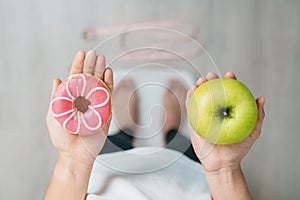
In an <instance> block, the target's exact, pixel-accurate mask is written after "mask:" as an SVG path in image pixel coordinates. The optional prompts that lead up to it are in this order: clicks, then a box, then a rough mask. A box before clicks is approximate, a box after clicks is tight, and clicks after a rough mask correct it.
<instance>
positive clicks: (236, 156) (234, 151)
mask: <svg viewBox="0 0 300 200" xmlns="http://www.w3.org/2000/svg"><path fill="white" fill-rule="evenodd" d="M216 78H218V76H217V75H216V74H215V73H212V72H210V73H208V74H207V75H206V77H201V78H199V79H198V81H197V82H196V84H195V85H194V86H192V88H191V89H190V90H189V91H188V94H187V102H189V99H190V97H191V95H192V94H193V92H194V91H195V90H196V89H197V88H198V87H199V86H200V85H201V84H202V83H204V82H205V81H208V80H211V79H216ZM225 78H232V79H236V76H235V74H234V73H231V72H228V73H226V75H225ZM256 103H257V108H258V118H257V122H256V126H255V128H254V129H253V131H252V133H251V134H250V135H249V136H248V137H247V138H245V139H244V140H243V141H241V142H239V143H235V144H230V145H218V144H211V143H209V142H207V141H206V140H205V139H204V138H202V137H200V136H199V135H198V134H197V133H196V132H195V131H194V130H193V128H192V127H191V126H190V125H189V132H190V136H191V141H192V145H193V148H194V151H195V153H196V155H197V157H198V158H199V160H200V161H201V163H202V166H203V167H204V169H205V171H206V172H208V173H210V172H217V171H218V170H222V169H229V170H230V169H235V168H239V167H240V163H241V160H242V159H243V158H244V156H245V155H246V154H247V153H248V151H249V150H250V148H251V147H252V145H253V144H254V142H255V141H256V140H257V138H258V137H259V135H260V132H261V127H262V123H263V119H264V117H265V113H264V109H263V106H264V103H265V98H264V97H258V98H257V99H256Z"/></svg>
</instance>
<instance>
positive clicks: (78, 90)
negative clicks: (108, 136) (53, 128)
mask: <svg viewBox="0 0 300 200" xmlns="http://www.w3.org/2000/svg"><path fill="white" fill-rule="evenodd" d="M79 96H81V97H84V98H85V99H86V100H88V101H89V103H90V104H89V105H88V107H87V110H86V111H85V112H80V111H79V110H78V109H77V108H76V107H75V104H74V101H75V100H76V98H77V97H79ZM51 111H52V114H53V116H54V117H55V118H56V120H57V121H58V122H59V123H60V124H61V125H62V126H63V127H64V128H65V129H66V130H67V131H69V132H71V133H74V134H79V135H89V134H93V133H97V132H99V130H100V129H101V128H102V127H103V126H104V125H105V124H106V123H107V121H108V120H109V118H110V116H111V97H110V93H109V91H108V89H107V86H106V85H105V84H104V83H103V82H102V81H100V80H99V79H98V78H96V77H94V76H92V75H88V74H75V75H72V76H70V77H69V78H67V79H66V80H64V81H63V82H62V83H61V84H60V85H59V86H58V88H57V90H56V92H55V94H54V96H53V99H52V101H51Z"/></svg>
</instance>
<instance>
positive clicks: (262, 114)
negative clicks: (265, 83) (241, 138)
mask: <svg viewBox="0 0 300 200" xmlns="http://www.w3.org/2000/svg"><path fill="white" fill-rule="evenodd" d="M256 103H257V107H258V117H257V122H256V125H255V128H254V129H253V131H252V133H251V135H250V136H251V137H252V138H253V139H254V140H256V139H257V138H258V137H259V135H260V132H261V127H262V124H263V120H264V118H265V112H264V104H265V98H264V97H258V98H257V99H256Z"/></svg>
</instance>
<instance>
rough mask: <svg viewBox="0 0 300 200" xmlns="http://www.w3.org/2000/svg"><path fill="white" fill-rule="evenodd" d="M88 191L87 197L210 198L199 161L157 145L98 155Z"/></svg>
mask: <svg viewBox="0 0 300 200" xmlns="http://www.w3.org/2000/svg"><path fill="white" fill-rule="evenodd" d="M88 194H89V195H88V197H87V200H99V199H101V200H115V199H116V200H119V199H122V200H127V199H128V200H144V199H145V200H146V199H147V200H149V199H154V200H160V199H163V200H165V199H172V200H177V199H178V200H184V199H188V200H193V199H195V200H196V199H197V200H199V199H210V195H209V189H208V186H207V183H206V179H205V172H204V170H203V167H202V165H201V164H199V163H197V162H195V161H193V160H191V159H189V158H188V157H186V156H185V155H183V154H182V153H179V152H177V151H174V150H170V149H166V148H158V147H140V148H135V149H132V150H128V151H122V152H115V153H110V154H103V155H100V156H98V157H97V159H96V161H95V164H94V167H93V171H92V174H91V178H90V183H89V188H88Z"/></svg>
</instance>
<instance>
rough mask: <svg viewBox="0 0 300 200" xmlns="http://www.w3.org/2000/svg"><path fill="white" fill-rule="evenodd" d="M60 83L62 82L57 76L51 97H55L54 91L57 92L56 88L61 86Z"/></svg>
mask: <svg viewBox="0 0 300 200" xmlns="http://www.w3.org/2000/svg"><path fill="white" fill-rule="evenodd" d="M60 83H61V80H59V79H57V78H55V79H53V81H52V92H51V99H52V98H53V96H54V93H55V91H56V89H57V87H58V86H59V84H60Z"/></svg>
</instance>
